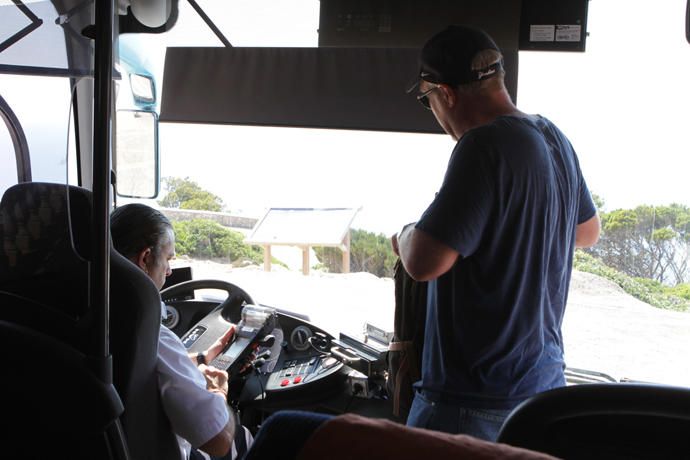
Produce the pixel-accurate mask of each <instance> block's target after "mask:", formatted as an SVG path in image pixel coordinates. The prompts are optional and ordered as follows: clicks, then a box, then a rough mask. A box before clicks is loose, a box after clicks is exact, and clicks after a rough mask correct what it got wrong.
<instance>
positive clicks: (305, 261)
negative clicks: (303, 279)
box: [302, 246, 311, 275]
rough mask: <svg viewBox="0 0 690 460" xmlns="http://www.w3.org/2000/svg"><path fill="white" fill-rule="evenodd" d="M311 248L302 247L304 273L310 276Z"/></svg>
mask: <svg viewBox="0 0 690 460" xmlns="http://www.w3.org/2000/svg"><path fill="white" fill-rule="evenodd" d="M310 247H311V246H302V273H303V274H304V275H308V274H309V248H310Z"/></svg>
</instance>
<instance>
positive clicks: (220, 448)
mask: <svg viewBox="0 0 690 460" xmlns="http://www.w3.org/2000/svg"><path fill="white" fill-rule="evenodd" d="M235 429H236V427H235V416H234V415H233V414H232V412H231V413H230V419H229V420H228V423H227V425H225V427H224V428H223V429H222V430H221V431H220V433H218V434H217V435H215V436H214V437H212V438H211V439H209V440H208V441H207V442H206V443H204V444H202V445H201V446H199V449H200V450H203V451H204V452H206V453H207V454H209V455H211V456H213V457H222V456H224V455H226V454H227V453H228V452H229V451H230V448H231V447H232V440H233V438H234V436H235Z"/></svg>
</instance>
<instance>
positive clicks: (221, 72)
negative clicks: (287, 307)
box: [160, 48, 442, 133]
mask: <svg viewBox="0 0 690 460" xmlns="http://www.w3.org/2000/svg"><path fill="white" fill-rule="evenodd" d="M418 54H419V51H418V50H417V49H412V48H168V51H167V54H166V57H165V73H164V75H165V79H164V82H163V98H162V106H161V117H160V119H161V121H168V122H185V123H212V124H239V125H267V126H294V127H311V128H334V129H362V130H375V131H403V132H426V133H441V132H442V131H441V129H440V128H439V126H438V124H437V123H436V120H435V118H434V116H433V115H432V114H431V112H429V111H428V110H425V109H424V108H423V107H422V106H421V105H420V104H418V103H417V101H416V99H415V97H414V95H409V94H405V90H406V89H407V88H408V87H409V85H410V81H411V80H413V79H414V76H415V75H416V73H417V71H418V64H417V56H418Z"/></svg>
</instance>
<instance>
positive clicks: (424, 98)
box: [417, 85, 440, 110]
mask: <svg viewBox="0 0 690 460" xmlns="http://www.w3.org/2000/svg"><path fill="white" fill-rule="evenodd" d="M439 88H440V86H439V85H436V86H434V87H433V88H431V89H429V90H427V91H424V92H423V93H422V94H420V95H418V96H417V100H418V101H419V103H420V104H422V105H423V106H424V107H425V108H427V109H429V110H431V103H430V102H429V94H431V92H432V91H433V90H435V89H439Z"/></svg>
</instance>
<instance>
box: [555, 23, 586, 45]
mask: <svg viewBox="0 0 690 460" xmlns="http://www.w3.org/2000/svg"><path fill="white" fill-rule="evenodd" d="M581 32H582V26H579V25H565V24H559V25H557V26H556V41H557V42H579V41H580V36H581Z"/></svg>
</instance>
